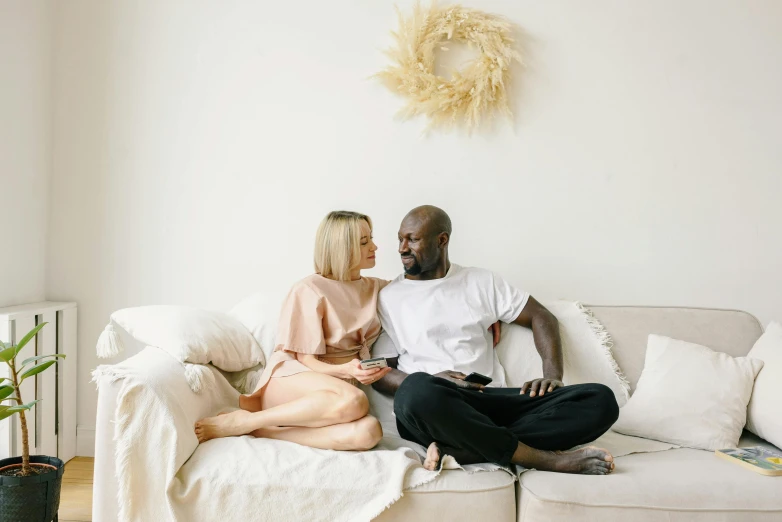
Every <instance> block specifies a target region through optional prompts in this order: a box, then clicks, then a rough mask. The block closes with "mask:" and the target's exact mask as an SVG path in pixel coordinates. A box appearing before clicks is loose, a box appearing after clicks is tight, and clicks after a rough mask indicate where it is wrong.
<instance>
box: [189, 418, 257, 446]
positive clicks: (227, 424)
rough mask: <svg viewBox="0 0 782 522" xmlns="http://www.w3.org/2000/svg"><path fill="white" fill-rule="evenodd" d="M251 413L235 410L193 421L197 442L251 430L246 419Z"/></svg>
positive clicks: (233, 435)
mask: <svg viewBox="0 0 782 522" xmlns="http://www.w3.org/2000/svg"><path fill="white" fill-rule="evenodd" d="M251 416H252V413H250V412H249V411H244V410H236V411H232V412H231V413H225V414H220V415H218V416H217V417H207V418H206V419H201V420H200V421H198V422H196V423H195V434H196V437H198V442H206V441H208V440H211V439H217V438H220V437H235V436H238V435H245V434H247V433H249V432H250V431H252V429H248V428H247V425H246V423H247V421H248V420H249V417H251Z"/></svg>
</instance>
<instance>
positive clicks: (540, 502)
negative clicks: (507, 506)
mask: <svg viewBox="0 0 782 522" xmlns="http://www.w3.org/2000/svg"><path fill="white" fill-rule="evenodd" d="M739 445H740V446H765V447H767V448H770V449H775V448H774V446H772V445H771V444H769V443H767V442H765V441H763V440H762V439H759V438H758V437H756V436H755V435H752V434H750V433H749V432H745V434H744V436H743V437H742V439H741V441H740V442H739ZM780 487H782V479H777V478H776V477H766V476H763V475H760V474H757V473H752V472H751V471H748V470H745V469H742V468H741V467H739V466H737V465H735V464H732V463H730V462H727V461H725V460H722V459H719V458H717V457H716V456H715V455H714V453H712V452H709V451H701V450H694V449H674V450H668V451H662V452H658V453H641V454H635V455H628V456H626V457H619V458H617V459H616V471H615V472H614V473H612V474H611V475H608V476H604V477H592V476H585V475H562V474H556V473H547V472H542V471H528V472H526V473H523V474H522V475H521V477H520V490H521V491H520V493H521V498H520V505H519V520H523V521H524V522H537V521H544V520H545V521H554V522H556V521H572V520H601V521H603V522H608V521H612V520H617V521H619V520H633V521H634V522H636V521H666V522H668V521H671V520H681V521H685V520H686V521H693V520H696V521H711V520H715V521H716V520H729V519H730V520H742V521H755V520H757V521H766V520H768V521H770V520H782V496H780V495H779V492H780Z"/></svg>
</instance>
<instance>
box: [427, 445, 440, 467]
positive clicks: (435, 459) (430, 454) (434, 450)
mask: <svg viewBox="0 0 782 522" xmlns="http://www.w3.org/2000/svg"><path fill="white" fill-rule="evenodd" d="M439 467H440V448H439V447H437V443H436V442H432V443H431V444H429V447H428V448H426V459H425V460H424V468H426V469H428V470H429V471H437V468H439Z"/></svg>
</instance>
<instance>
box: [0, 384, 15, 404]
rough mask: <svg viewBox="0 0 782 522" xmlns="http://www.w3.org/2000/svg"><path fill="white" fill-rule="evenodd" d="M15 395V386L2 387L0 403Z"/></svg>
mask: <svg viewBox="0 0 782 522" xmlns="http://www.w3.org/2000/svg"><path fill="white" fill-rule="evenodd" d="M12 393H14V387H13V386H0V401H1V400H3V399H5V398H6V397H8V396H9V395H11V394H12Z"/></svg>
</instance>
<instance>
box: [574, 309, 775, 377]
mask: <svg viewBox="0 0 782 522" xmlns="http://www.w3.org/2000/svg"><path fill="white" fill-rule="evenodd" d="M585 306H587V307H588V308H589V309H591V310H592V313H593V314H594V315H595V317H596V318H597V320H598V321H600V322H601V323H602V324H603V326H604V327H605V328H606V330H608V332H609V333H610V334H611V337H612V338H613V341H614V346H613V354H614V358H615V359H616V362H617V363H618V364H619V367H620V368H622V371H623V372H624V374H625V376H626V377H627V380H629V381H630V387H631V389H632V390H635V387H636V385H637V384H638V379H639V378H640V377H641V371H642V370H643V366H644V356H645V355H646V340H647V338H648V337H649V334H657V335H664V336H666V337H672V338H674V339H681V340H682V341H687V342H690V343H696V344H701V345H703V346H708V347H709V348H711V349H712V350H715V351H718V352H724V353H727V354H728V355H732V356H733V357H744V356H745V355H747V353H749V350H750V349H751V348H752V345H754V344H755V341H757V340H758V338H759V337H760V335H761V334H762V333H763V327H762V326H761V325H760V323H759V322H758V320H757V319H756V318H755V317H754V316H753V315H751V314H748V313H747V312H740V311H737V310H715V309H704V308H675V307H651V306H595V305H585Z"/></svg>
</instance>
